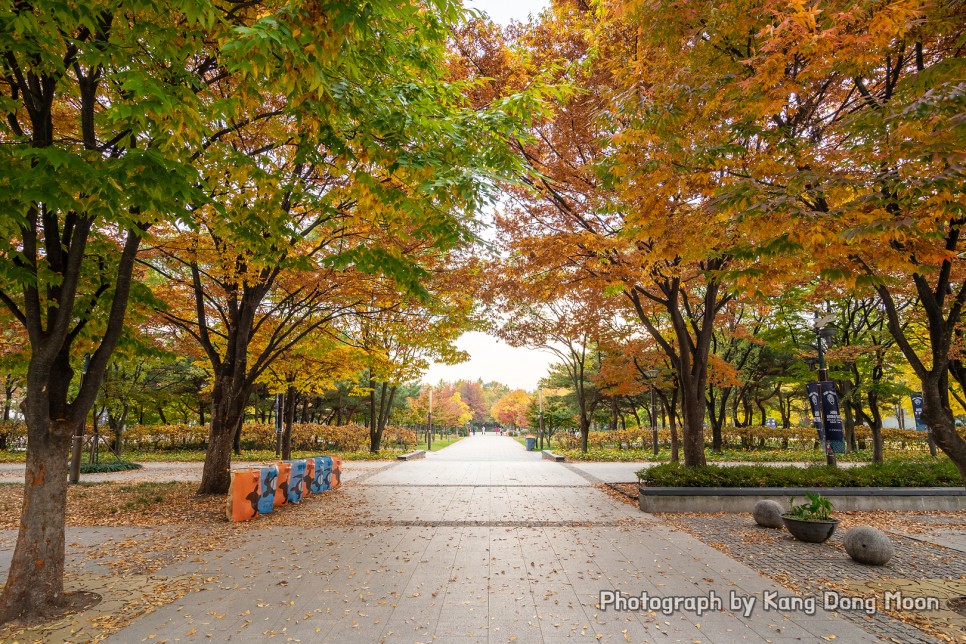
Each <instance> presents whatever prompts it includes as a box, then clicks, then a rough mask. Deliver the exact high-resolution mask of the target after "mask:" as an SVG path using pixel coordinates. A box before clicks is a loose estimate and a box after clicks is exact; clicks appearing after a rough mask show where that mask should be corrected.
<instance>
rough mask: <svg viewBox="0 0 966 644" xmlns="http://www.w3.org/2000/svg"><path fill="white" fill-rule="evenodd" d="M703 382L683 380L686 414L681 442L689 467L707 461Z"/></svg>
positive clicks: (684, 410) (682, 389)
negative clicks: (705, 453)
mask: <svg viewBox="0 0 966 644" xmlns="http://www.w3.org/2000/svg"><path fill="white" fill-rule="evenodd" d="M703 384H704V383H703V381H699V382H693V381H689V380H682V382H681V411H682V413H683V416H684V430H683V431H682V436H681V438H682V440H681V444H682V447H683V449H684V464H685V465H686V466H688V467H697V466H701V465H705V464H706V463H707V461H706V460H705V456H704V412H705V406H704V405H705V400H704V387H703ZM672 427H673V425H672Z"/></svg>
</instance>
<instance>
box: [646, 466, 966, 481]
mask: <svg viewBox="0 0 966 644" xmlns="http://www.w3.org/2000/svg"><path fill="white" fill-rule="evenodd" d="M637 478H638V479H639V480H640V481H641V483H643V484H644V485H649V486H655V487H956V486H961V485H963V479H962V478H961V477H960V476H959V471H958V470H957V469H956V467H955V466H954V465H953V464H952V462H951V461H949V460H948V459H944V460H941V461H931V462H919V463H915V462H911V463H884V464H882V465H863V466H859V467H850V468H836V467H827V466H824V465H812V466H809V467H788V466H784V467H769V466H766V465H735V466H731V467H729V466H721V465H706V466H704V467H684V466H682V465H678V464H674V463H668V464H664V465H657V466H655V467H651V468H648V469H643V470H641V471H640V472H638V473H637Z"/></svg>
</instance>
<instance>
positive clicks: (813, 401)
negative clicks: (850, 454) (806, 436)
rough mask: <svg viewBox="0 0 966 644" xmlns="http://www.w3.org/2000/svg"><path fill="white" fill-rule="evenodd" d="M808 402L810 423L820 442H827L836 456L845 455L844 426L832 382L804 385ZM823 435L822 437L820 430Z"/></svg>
mask: <svg viewBox="0 0 966 644" xmlns="http://www.w3.org/2000/svg"><path fill="white" fill-rule="evenodd" d="M806 390H807V391H808V402H809V405H811V408H812V422H813V423H814V424H815V429H816V431H818V439H819V440H820V441H823V442H824V441H825V440H827V441H828V443H829V447H830V448H831V450H832V451H833V452H834V453H836V454H844V453H845V426H844V425H843V424H842V415H841V413H840V412H839V396H838V393H837V392H836V391H835V383H834V382H828V381H826V382H810V383H808V384H807V385H806ZM823 429H824V430H825V435H824V436H823V435H822V430H823Z"/></svg>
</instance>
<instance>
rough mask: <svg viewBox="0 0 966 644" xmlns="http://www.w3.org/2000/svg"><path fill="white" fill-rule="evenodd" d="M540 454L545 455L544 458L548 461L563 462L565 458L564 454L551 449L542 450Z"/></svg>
mask: <svg viewBox="0 0 966 644" xmlns="http://www.w3.org/2000/svg"><path fill="white" fill-rule="evenodd" d="M540 454H541V455H542V456H543V458H545V459H547V460H548V461H555V462H557V463H563V462H564V460H565V459H564V457H563V456H560V455H559V454H554V453H553V452H551V451H550V450H549V449H545V450H543V451H542V452H540Z"/></svg>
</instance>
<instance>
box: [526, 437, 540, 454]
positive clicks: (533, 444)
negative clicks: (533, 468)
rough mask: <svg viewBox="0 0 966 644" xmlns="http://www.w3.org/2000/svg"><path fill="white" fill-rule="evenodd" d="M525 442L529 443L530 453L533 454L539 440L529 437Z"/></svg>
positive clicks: (528, 449)
mask: <svg viewBox="0 0 966 644" xmlns="http://www.w3.org/2000/svg"><path fill="white" fill-rule="evenodd" d="M524 440H525V441H526V442H527V451H528V452H532V451H533V450H534V449H535V448H536V447H537V439H536V438H534V437H533V436H527V437H526V438H525V439H524Z"/></svg>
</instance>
